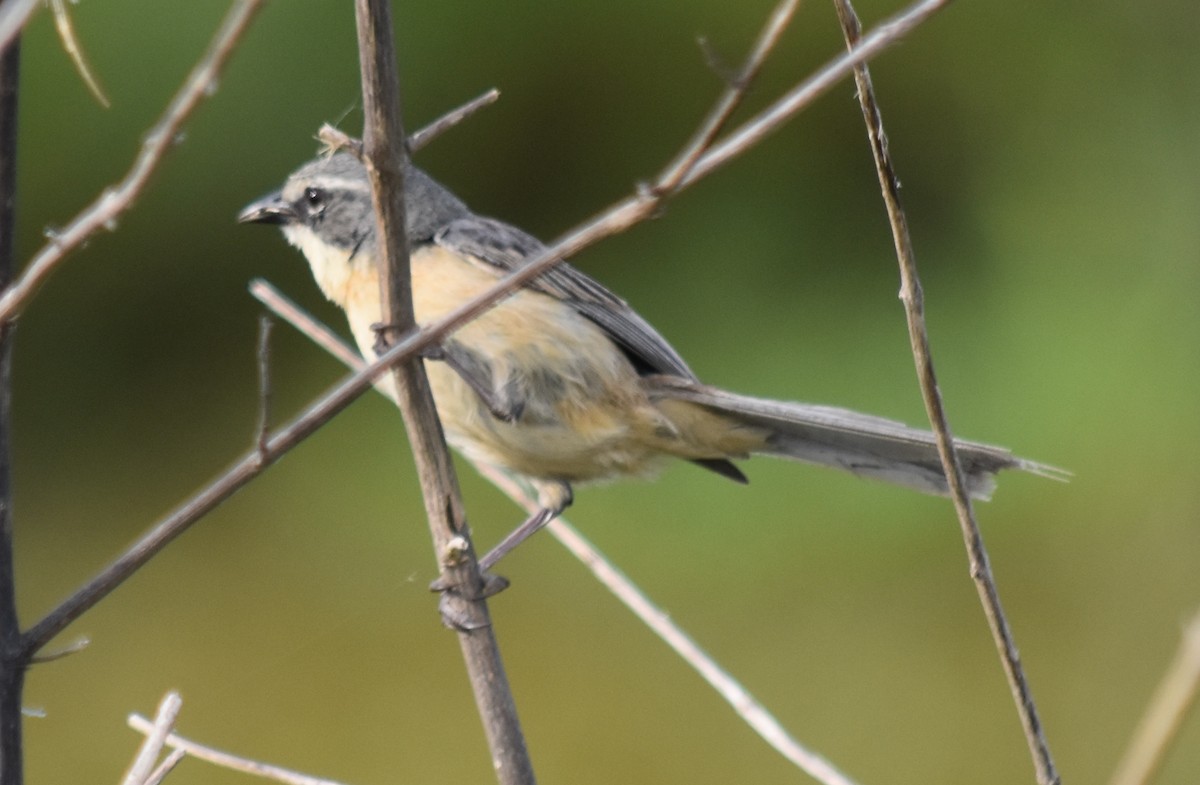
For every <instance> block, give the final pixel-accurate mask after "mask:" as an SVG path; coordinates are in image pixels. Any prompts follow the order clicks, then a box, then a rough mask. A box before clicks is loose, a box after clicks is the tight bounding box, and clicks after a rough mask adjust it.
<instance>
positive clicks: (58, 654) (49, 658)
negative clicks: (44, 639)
mask: <svg viewBox="0 0 1200 785" xmlns="http://www.w3.org/2000/svg"><path fill="white" fill-rule="evenodd" d="M91 645H92V640H91V638H89V637H87V636H86V635H84V636H83V637H81V638H79V639H78V640H77V641H75V642H74V643H72V644H70V645H67V646H64V647H63V648H61V649H55V650H54V651H48V652H46V653H45V654H39V655H37V656H36V657H30V658H29V664H30V665H44V664H45V663H47V662H54V661H55V660H61V659H63V658H64V657H70V656H71V655H72V654H78V653H79V652H81V651H83V650H84V649H86V648H87V647H88V646H91Z"/></svg>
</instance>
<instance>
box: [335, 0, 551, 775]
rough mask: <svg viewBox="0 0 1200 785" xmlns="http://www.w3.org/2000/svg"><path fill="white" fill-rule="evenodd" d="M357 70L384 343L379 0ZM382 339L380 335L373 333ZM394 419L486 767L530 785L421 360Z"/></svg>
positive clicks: (407, 369)
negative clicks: (421, 508)
mask: <svg viewBox="0 0 1200 785" xmlns="http://www.w3.org/2000/svg"><path fill="white" fill-rule="evenodd" d="M354 7H355V16H356V18H357V22H358V41H359V63H360V66H361V68H362V87H363V113H364V115H365V121H364V127H363V162H364V164H365V165H366V169H367V174H368V177H369V178H370V180H371V195H372V201H373V203H374V205H375V218H376V235H375V236H376V239H377V247H378V251H377V252H378V253H379V254H382V256H381V258H379V259H378V260H377V263H378V264H379V266H380V269H381V271H382V272H384V273H386V274H385V275H383V276H382V277H381V297H382V303H383V318H384V320H385V321H386V322H387V327H388V328H389V329H390V331H391V333H392V335H403V334H405V333H408V332H411V331H413V329H414V328H415V320H414V319H413V311H412V290H411V280H410V276H409V267H408V240H407V238H406V237H405V219H404V157H403V156H404V129H403V126H402V125H401V122H400V85H399V77H398V72H397V68H396V55H395V47H394V43H393V39H392V23H391V11H390V4H389V2H388V0H355V6H354ZM381 335H382V333H381ZM392 378H393V379H394V380H395V383H396V387H397V392H398V403H399V405H400V411H401V413H402V414H403V415H404V421H405V425H406V427H407V428H408V433H409V439H410V441H411V443H412V449H413V454H414V459H415V461H416V465H417V474H418V477H419V478H420V482H421V491H422V494H423V495H424V498H425V511H426V514H427V516H428V519H429V529H430V533H431V534H432V536H433V544H434V552H435V554H436V555H437V559H438V563H439V566H440V568H441V570H442V577H443V579H445V580H446V581H447V583H448V584H449V585H452V586H456V587H459V589H458V590H456V591H451V592H447V593H446V594H445V595H444V602H445V603H446V605H445V606H444V607H445V610H446V612H447V616H448V617H449V618H453V619H455V620H456V622H457V623H456V625H455V626H456V628H457V632H458V638H459V643H460V645H461V647H462V651H463V658H464V659H465V660H466V665H467V671H468V674H469V676H470V680H471V688H472V690H473V691H474V694H475V702H476V705H477V707H478V710H479V713H480V717H481V718H482V720H483V726H484V730H485V733H486V736H487V741H488V746H489V748H490V750H491V757H492V765H493V767H494V768H495V771H496V775H497V777H498V779H499V780H500V782H501V783H503V785H532V783H533V782H534V776H533V766H532V764H531V763H530V760H529V754H528V752H527V750H526V747H525V739H524V736H523V735H522V733H521V726H520V722H519V720H518V719H517V712H516V706H515V704H514V703H513V698H512V693H511V691H510V689H509V686H508V677H507V676H506V674H505V672H504V665H503V663H502V662H501V660H500V650H499V647H498V645H497V643H496V637H495V635H494V633H493V631H492V626H491V619H490V617H489V615H488V609H487V603H486V602H485V601H484V599H483V598H482V589H483V580H482V578H481V576H480V573H479V565H478V564H477V562H476V561H475V554H474V550H473V548H472V546H471V541H470V531H469V529H468V527H467V522H466V513H465V511H464V509H463V505H462V501H461V497H460V494H459V490H458V480H457V478H456V477H455V474H454V466H453V464H451V462H450V456H449V453H448V452H447V449H446V443H445V440H444V439H443V437H442V430H441V425H440V423H439V421H438V419H437V412H436V410H435V409H434V406H433V396H432V394H431V392H430V390H429V382H428V380H427V379H426V377H425V369H424V366H423V365H422V363H421V360H419V359H416V358H413V359H410V360H408V361H407V362H404V363H401V364H399V365H397V366H396V367H395V370H394V372H393V375H392Z"/></svg>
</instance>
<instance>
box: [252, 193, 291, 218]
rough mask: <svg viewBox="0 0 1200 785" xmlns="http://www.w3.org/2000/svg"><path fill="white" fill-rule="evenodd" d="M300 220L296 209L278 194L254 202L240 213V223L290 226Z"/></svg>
mask: <svg viewBox="0 0 1200 785" xmlns="http://www.w3.org/2000/svg"><path fill="white" fill-rule="evenodd" d="M297 218H299V216H298V215H296V211H295V209H294V208H293V207H292V206H291V205H290V204H288V203H287V202H285V201H284V200H283V197H282V196H280V195H279V194H278V193H273V194H271V195H270V196H264V197H263V198H262V199H259V200H258V201H257V202H252V203H250V204H248V205H246V207H245V208H244V209H243V210H242V211H241V212H240V213H238V223H243V224H248V223H256V224H288V223H292V222H293V221H295V220H296V219H297Z"/></svg>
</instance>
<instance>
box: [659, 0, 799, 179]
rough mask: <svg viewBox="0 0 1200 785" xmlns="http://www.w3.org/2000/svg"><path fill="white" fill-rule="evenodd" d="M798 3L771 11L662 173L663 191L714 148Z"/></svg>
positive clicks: (788, 1)
mask: <svg viewBox="0 0 1200 785" xmlns="http://www.w3.org/2000/svg"><path fill="white" fill-rule="evenodd" d="M799 6H800V0H783V1H782V2H781V3H780V4H779V5H778V6H777V7H776V8H775V10H774V11H773V12H772V13H771V16H770V17H769V18H768V19H767V24H766V27H764V28H763V30H762V32H761V33H759V34H758V41H757V42H756V43H755V45H754V48H753V49H752V50H751V51H750V54H749V56H747V58H746V62H745V64H743V65H742V67H741V70H739V71H738V72H737V74H736V75H734V77H733V80H732V82H731V83H730V85H729V87H728V88H727V89H726V90H725V93H724V94H723V95H722V96H721V97H720V99H718V100H717V103H716V105H714V106H713V108H712V109H710V110H709V113H708V116H707V117H706V118H705V119H704V122H702V123H701V124H700V127H699V128H698V129H696V133H695V134H694V135H693V136H692V140H691V141H690V142H689V143H688V144H687V146H685V147H684V149H683V150H682V151H681V152H680V153H679V155H677V156H676V157H675V160H674V161H672V162H671V163H670V164H668V165H667V168H666V169H665V170H664V171H663V173H662V174H661V175H659V177H658V188H659V189H661V190H662V191H663V192H665V193H670V192H672V191H674V190H676V189H677V188H678V187H679V184H680V183H682V182H683V178H684V177H687V175H688V173H689V172H691V171H692V167H694V166H695V165H696V162H697V161H699V160H700V156H702V155H704V153H705V152H706V151H707V150H708V148H710V147H712V143H713V141H714V140H715V139H716V138H717V134H719V133H721V130H722V129H724V128H725V124H726V123H727V122H729V118H730V117H732V116H733V113H734V112H735V111H736V110H737V108H738V106H740V105H741V103H742V99H743V98H745V97H746V91H747V90H749V89H750V84H751V83H752V82H753V81H754V78H755V77H756V76H758V72H759V70H761V69H762V64H763V63H764V62H766V60H767V56H768V55H770V54H771V50H773V49H774V48H775V45H776V44H777V43H779V38H780V36H782V35H783V31H784V30H786V29H787V27H788V25H789V24H790V23H791V21H792V17H793V16H794V15H795V13H796V9H797V8H798V7H799Z"/></svg>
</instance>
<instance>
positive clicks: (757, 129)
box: [22, 0, 947, 654]
mask: <svg viewBox="0 0 1200 785" xmlns="http://www.w3.org/2000/svg"><path fill="white" fill-rule="evenodd" d="M946 2H947V0H922V1H921V2H918V3H916V4H914V5H913V6H910V7H909V9H908V10H906V11H904V12H902V13H901V14H900V15H898V16H897V17H894V18H893V20H892V21H891V22H888V23H886V24H885V26H884V27H883V28H882V29H877V31H876V32H875V33H872V34H868V35H867V36H864V38H863V43H862V44H861V45H860V46H858V47H855V49H854V50H853V53H852V54H847V55H842V56H840V57H839V58H837V59H835V60H834V61H832V62H831V63H829V64H827V65H826V66H824V67H823V68H821V69H820V70H819V71H818V72H817V73H816V74H815V75H814V76H812V77H810V78H809V79H808V80H805V81H804V82H803V83H801V84H800V85H799V86H798V87H797V88H795V89H794V90H792V91H791V92H790V93H789V94H788V95H787V96H785V97H784V99H782V100H781V102H778V103H777V104H775V105H773V106H772V107H771V108H769V109H767V110H766V111H765V112H763V113H762V114H760V115H757V116H756V117H755V118H754V119H752V120H750V121H748V122H747V123H745V124H744V125H743V126H741V129H740V130H739V131H737V132H735V133H734V134H733V135H731V137H729V138H727V139H726V140H725V141H724V142H721V143H718V144H716V145H714V147H713V148H712V149H711V150H709V152H708V153H706V154H705V155H704V157H702V158H701V159H700V161H699V162H698V163H697V165H696V167H695V168H693V169H692V172H691V174H690V175H688V176H687V177H686V178H684V182H683V183H682V184H681V188H684V187H687V186H689V185H691V184H692V183H695V182H697V181H698V180H699V179H700V178H702V177H704V176H705V175H707V174H710V173H712V172H713V171H715V170H716V169H717V168H718V167H719V166H722V165H724V164H726V163H728V162H729V161H730V160H731V159H732V158H733V157H735V156H736V155H738V154H740V153H741V152H744V151H745V150H747V149H749V148H750V147H752V146H753V145H754V144H756V143H757V142H759V141H761V140H762V138H763V137H765V136H766V134H767V133H769V132H770V131H771V130H775V129H776V128H778V127H779V125H780V124H781V123H782V122H783V121H784V120H785V119H787V118H788V117H790V116H792V115H794V114H795V113H796V112H799V111H800V110H801V109H803V108H804V107H805V106H807V105H808V104H809V103H811V102H812V101H813V100H814V99H815V98H816V97H817V96H818V95H820V94H821V92H822V91H823V90H825V89H828V87H830V86H831V85H832V84H834V83H835V82H836V80H837V78H839V77H841V76H845V75H846V74H848V73H849V72H850V71H851V70H852V69H853V67H854V65H855V64H857V63H858V62H861V61H862V60H863V59H865V58H867V57H869V56H872V55H874V54H877V53H878V52H879V51H881V50H882V49H883V47H885V46H886V45H888V44H891V43H894V42H895V41H897V40H899V38H900V37H902V36H903V35H904V34H905V33H907V32H909V31H911V30H912V28H913V27H914V26H915V25H916V24H917V23H918V22H919V21H920V20H923V19H926V18H928V16H929V15H930V14H931V13H932V12H933V11H935V10H937V8H940V7H941V6H942V5H944V4H945V3H946ZM652 191H653V189H639V193H638V194H637V195H635V196H633V197H629V198H627V199H625V200H624V201H622V202H618V203H617V204H615V205H613V206H612V207H610V208H609V209H608V210H606V211H605V212H603V213H601V214H600V215H599V216H597V217H596V218H593V219H592V220H590V221H587V222H585V223H583V224H581V225H580V226H578V227H577V228H575V229H573V230H572V231H570V232H568V233H567V234H566V235H564V236H563V237H562V238H560V239H559V240H558V241H557V242H555V243H554V244H552V245H551V246H549V247H548V248H546V250H544V251H543V252H542V253H540V254H537V255H536V256H535V257H533V258H531V259H530V260H529V262H528V264H527V265H526V266H525V267H522V268H521V269H520V270H517V271H516V272H514V273H512V274H510V275H508V276H506V277H505V278H503V279H501V280H500V281H498V282H497V283H496V284H495V285H494V286H493V287H492V288H491V289H489V290H487V291H486V292H483V293H482V294H480V295H479V296H478V297H475V298H474V299H472V300H470V301H468V302H466V303H464V304H463V305H462V306H460V307H459V308H457V309H455V310H454V311H453V312H451V313H449V314H448V315H446V316H445V317H443V318H442V319H439V320H438V321H436V322H434V323H433V324H430V325H428V326H426V327H425V328H424V329H422V330H421V331H420V332H418V333H415V334H413V335H410V336H407V337H405V338H404V339H403V340H401V341H399V342H398V343H396V345H394V346H393V347H391V348H390V349H389V350H388V351H387V352H385V353H384V354H383V355H382V356H381V357H379V358H377V359H376V360H375V361H373V362H372V363H370V364H369V365H368V366H367V367H366V368H364V369H363V370H362V371H360V372H359V373H357V374H354V375H352V376H351V377H349V378H348V379H345V380H344V381H342V382H341V383H339V384H338V385H336V386H335V387H334V388H333V389H331V390H330V391H329V392H327V393H326V394H325V395H324V396H323V397H321V398H320V399H319V400H317V401H315V402H314V403H313V404H312V405H310V406H309V407H308V408H307V409H305V410H304V411H303V412H302V413H301V414H299V415H298V416H297V417H296V418H295V419H293V420H292V421H291V422H290V423H289V424H287V425H286V426H284V427H282V428H280V429H279V430H277V431H276V432H275V434H274V435H273V436H272V437H271V439H270V440H269V442H268V452H269V455H268V456H267V459H266V462H265V463H264V462H263V461H261V460H260V458H259V455H258V452H257V450H256V451H253V452H251V453H250V454H248V455H245V456H243V457H242V458H241V459H239V460H238V462H237V463H236V464H235V465H234V466H233V467H231V468H230V469H229V470H227V471H226V472H225V473H224V474H223V475H221V476H220V477H218V478H216V479H215V480H213V482H212V483H210V484H209V485H208V486H206V487H204V488H202V489H201V490H200V491H199V492H198V493H197V494H196V496H194V497H192V498H191V499H189V500H188V501H186V502H185V503H183V504H182V505H180V507H178V508H177V509H176V511H175V512H173V513H172V514H170V515H169V516H168V517H167V518H165V519H163V520H162V521H160V522H159V523H158V524H156V525H155V526H154V527H152V528H151V529H150V530H149V531H148V532H147V533H146V534H144V535H143V536H142V538H141V539H140V540H139V541H138V542H136V543H135V544H134V545H133V546H132V547H131V548H130V549H129V550H128V551H126V552H125V553H124V554H122V555H121V556H119V557H118V558H117V559H116V560H115V561H114V562H113V563H112V564H110V565H109V566H108V567H107V568H105V569H104V570H102V571H101V572H100V573H99V574H98V575H96V576H95V577H93V578H92V579H91V580H90V581H88V582H87V583H86V584H84V585H83V586H82V587H80V588H79V589H78V590H76V592H75V593H74V594H72V595H71V596H70V597H68V598H67V599H66V600H64V601H63V602H62V603H61V604H60V605H59V606H58V607H57V608H55V609H54V610H52V611H51V612H50V613H48V614H47V615H46V617H45V618H43V619H42V620H41V621H39V622H38V623H37V624H35V625H34V626H33V627H32V628H30V629H29V630H28V631H27V632H26V633H25V635H24V636H23V641H22V648H23V650H24V651H27V652H28V653H30V654H32V653H33V652H35V651H37V650H38V649H40V648H41V647H42V646H44V645H45V644H46V643H47V642H48V641H49V640H50V639H51V638H52V637H54V636H55V635H57V634H58V633H59V632H61V631H62V630H63V629H64V628H65V627H66V626H67V625H68V624H70V623H71V622H72V621H74V620H75V619H77V618H79V616H80V615H82V614H83V613H84V612H86V611H87V610H88V609H89V608H91V607H92V606H94V605H95V604H96V603H97V602H99V601H100V600H101V599H103V598H104V597H105V596H107V595H108V594H109V593H110V592H111V591H112V590H113V589H115V588H116V587H117V586H119V585H120V584H121V582H122V581H124V580H125V579H126V578H128V577H129V575H131V574H132V573H133V572H134V571H136V570H137V569H138V568H139V567H141V566H142V565H143V564H145V563H146V562H147V561H149V559H150V558H151V557H153V556H154V554H156V553H158V552H159V551H160V550H162V548H164V547H165V546H166V545H167V544H168V543H169V542H170V541H171V540H173V539H174V538H175V537H177V536H179V534H181V533H182V532H183V531H184V530H185V529H187V527H188V526H190V525H191V524H192V523H194V522H195V521H197V520H198V519H199V518H201V517H203V516H204V515H205V514H206V513H208V512H209V511H211V510H212V509H213V508H215V507H216V506H217V505H218V504H220V503H221V502H222V501H224V500H225V499H227V498H229V497H230V496H232V495H233V494H234V493H235V492H237V491H238V490H239V489H241V488H242V487H243V486H245V485H246V483H248V482H250V480H252V479H253V478H254V477H256V476H257V475H258V474H260V473H261V472H262V471H263V469H265V468H266V466H268V465H269V464H270V463H273V462H274V461H276V460H278V459H279V458H280V457H282V456H283V455H284V454H285V453H286V452H287V451H288V450H290V449H291V448H292V447H294V446H295V445H297V444H299V443H300V442H302V441H303V440H304V439H306V438H308V437H309V436H310V435H311V434H312V433H313V432H315V431H316V430H317V429H318V428H319V427H320V426H322V425H324V424H325V423H326V422H328V421H329V420H330V419H332V418H333V417H334V416H335V415H337V414H338V413H339V412H341V411H342V410H343V409H345V408H346V407H347V406H349V405H350V403H351V402H353V401H354V400H355V399H356V398H358V397H359V396H360V395H362V394H363V393H364V392H366V390H367V389H368V388H369V387H371V385H372V384H373V383H374V380H375V379H376V378H378V377H379V376H380V375H381V374H383V373H384V372H385V371H386V370H387V369H388V368H390V367H391V365H392V364H393V363H396V362H400V361H402V360H405V359H408V358H411V357H415V356H417V355H418V354H419V353H420V352H422V351H424V350H425V349H426V348H428V347H430V346H432V345H434V344H436V343H439V342H441V341H442V340H444V339H445V337H446V336H447V335H448V334H449V333H451V332H453V331H454V330H456V329H458V328H459V327H461V326H462V325H463V324H465V323H466V322H468V321H469V320H471V319H473V318H474V317H476V316H478V315H479V314H480V313H482V312H483V311H485V310H487V308H489V307H490V306H491V304H492V303H494V302H496V301H497V300H499V299H501V298H503V297H504V296H505V295H507V294H509V293H511V292H512V291H514V290H515V289H516V288H518V287H520V286H522V285H524V284H525V283H527V282H528V281H529V280H531V279H533V278H535V277H537V276H538V275H540V274H542V273H544V272H545V271H546V269H547V268H549V267H551V266H553V265H554V264H555V263H556V262H557V261H558V260H560V259H562V258H563V257H566V256H569V255H572V254H575V253H578V252H579V251H580V250H582V249H583V248H586V247H588V246H590V245H592V244H593V243H595V242H598V241H599V240H601V239H603V238H605V237H607V236H609V235H612V234H616V233H618V232H621V231H624V230H625V229H628V228H629V227H630V226H633V225H634V224H636V223H637V222H638V221H640V220H645V219H646V218H648V217H650V216H652V215H653V214H654V212H655V210H656V209H657V205H658V204H659V202H660V201H662V199H661V197H658V196H655V195H654V194H653V193H652Z"/></svg>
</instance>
